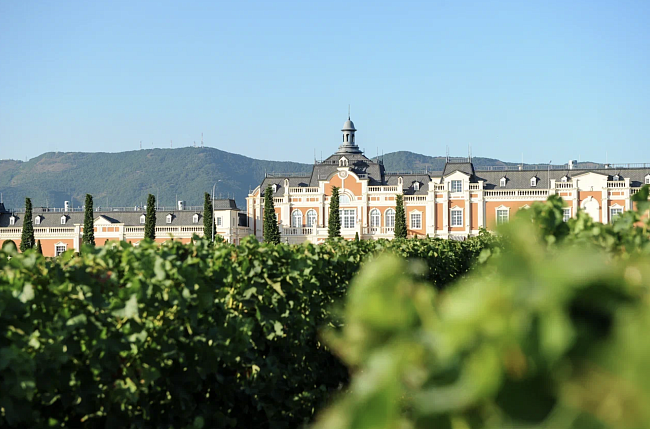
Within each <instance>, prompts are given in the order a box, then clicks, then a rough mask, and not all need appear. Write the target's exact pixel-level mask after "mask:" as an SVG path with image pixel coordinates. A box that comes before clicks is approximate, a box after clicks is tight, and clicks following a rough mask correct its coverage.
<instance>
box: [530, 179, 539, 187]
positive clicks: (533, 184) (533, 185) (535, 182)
mask: <svg viewBox="0 0 650 429" xmlns="http://www.w3.org/2000/svg"><path fill="white" fill-rule="evenodd" d="M530 186H532V187H535V186H537V177H531V178H530Z"/></svg>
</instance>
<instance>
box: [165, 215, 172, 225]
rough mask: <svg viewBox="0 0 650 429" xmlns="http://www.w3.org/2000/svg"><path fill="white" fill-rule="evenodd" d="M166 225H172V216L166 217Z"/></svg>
mask: <svg viewBox="0 0 650 429" xmlns="http://www.w3.org/2000/svg"><path fill="white" fill-rule="evenodd" d="M165 223H172V215H171V214H168V215H167V216H166V217H165Z"/></svg>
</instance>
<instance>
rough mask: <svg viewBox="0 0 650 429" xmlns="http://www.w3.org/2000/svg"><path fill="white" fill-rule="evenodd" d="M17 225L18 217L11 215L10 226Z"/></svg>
mask: <svg viewBox="0 0 650 429" xmlns="http://www.w3.org/2000/svg"><path fill="white" fill-rule="evenodd" d="M15 224H16V216H14V215H11V217H10V218H9V225H15Z"/></svg>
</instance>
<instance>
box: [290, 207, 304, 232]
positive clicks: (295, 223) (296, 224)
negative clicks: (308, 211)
mask: <svg viewBox="0 0 650 429" xmlns="http://www.w3.org/2000/svg"><path fill="white" fill-rule="evenodd" d="M291 227H292V228H302V212H301V211H300V210H298V209H294V211H292V212H291Z"/></svg>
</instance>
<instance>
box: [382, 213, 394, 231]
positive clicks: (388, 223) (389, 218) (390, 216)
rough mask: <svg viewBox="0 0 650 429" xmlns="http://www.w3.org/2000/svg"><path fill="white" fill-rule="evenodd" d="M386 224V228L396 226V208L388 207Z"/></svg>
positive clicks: (385, 217) (385, 218)
mask: <svg viewBox="0 0 650 429" xmlns="http://www.w3.org/2000/svg"><path fill="white" fill-rule="evenodd" d="M384 225H385V226H386V228H395V210H394V209H388V210H386V212H385V213H384Z"/></svg>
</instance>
